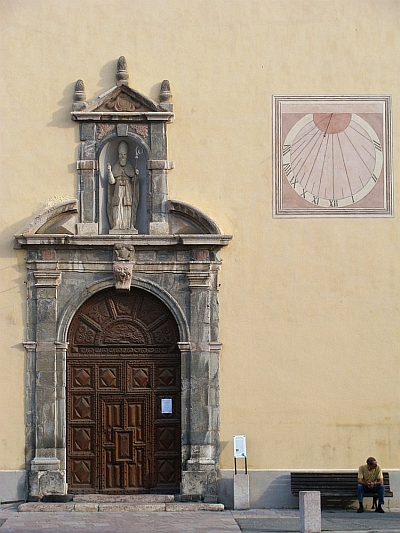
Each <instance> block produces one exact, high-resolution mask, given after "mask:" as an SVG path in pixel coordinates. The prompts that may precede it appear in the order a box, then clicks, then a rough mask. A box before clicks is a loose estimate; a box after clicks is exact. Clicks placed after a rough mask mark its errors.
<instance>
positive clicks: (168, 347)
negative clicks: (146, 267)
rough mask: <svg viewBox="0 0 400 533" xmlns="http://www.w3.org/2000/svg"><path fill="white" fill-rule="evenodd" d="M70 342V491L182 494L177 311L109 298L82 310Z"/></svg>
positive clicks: (138, 296)
mask: <svg viewBox="0 0 400 533" xmlns="http://www.w3.org/2000/svg"><path fill="white" fill-rule="evenodd" d="M69 337H70V341H69V342H70V344H69V350H68V354H67V481H68V487H69V491H70V492H72V493H85V492H87V493H90V492H103V493H119V494H129V493H137V492H177V491H178V490H179V484H180V478H181V424H180V412H181V405H180V403H181V402H180V383H181V377H180V354H179V351H178V348H177V340H178V331H177V326H176V323H175V321H174V319H173V317H172V315H171V313H170V312H169V310H168V309H167V308H166V306H165V305H164V304H163V303H162V302H160V301H159V300H158V299H157V298H155V297H154V296H153V295H151V294H149V293H147V292H145V291H142V290H139V289H136V290H133V291H132V292H131V293H130V294H129V295H125V294H124V295H121V294H119V293H117V292H116V291H114V290H108V291H104V292H102V293H100V294H99V295H96V296H94V297H92V298H91V299H89V300H88V301H87V302H86V303H85V304H84V305H83V306H82V307H81V308H80V309H79V311H78V312H77V314H76V315H75V318H74V320H73V322H72V324H71V328H70V336H69Z"/></svg>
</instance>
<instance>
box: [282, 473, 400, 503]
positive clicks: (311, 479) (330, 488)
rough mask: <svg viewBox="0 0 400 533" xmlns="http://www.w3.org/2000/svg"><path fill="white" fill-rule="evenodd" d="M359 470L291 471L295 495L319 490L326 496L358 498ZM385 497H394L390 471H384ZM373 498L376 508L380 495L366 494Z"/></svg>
mask: <svg viewBox="0 0 400 533" xmlns="http://www.w3.org/2000/svg"><path fill="white" fill-rule="evenodd" d="M357 479H358V472H291V474H290V483H291V490H292V494H293V496H299V492H300V491H319V492H320V493H321V497H325V498H327V499H328V498H336V499H337V498H341V499H345V498H353V499H357ZM383 482H384V484H385V498H391V497H393V492H392V491H391V490H390V482H389V472H383ZM364 497H371V498H373V504H372V508H376V504H377V500H378V495H377V494H364Z"/></svg>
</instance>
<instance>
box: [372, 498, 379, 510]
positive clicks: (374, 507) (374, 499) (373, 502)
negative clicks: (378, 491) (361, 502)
mask: <svg viewBox="0 0 400 533" xmlns="http://www.w3.org/2000/svg"><path fill="white" fill-rule="evenodd" d="M377 506H378V496H373V498H372V509H376V508H377Z"/></svg>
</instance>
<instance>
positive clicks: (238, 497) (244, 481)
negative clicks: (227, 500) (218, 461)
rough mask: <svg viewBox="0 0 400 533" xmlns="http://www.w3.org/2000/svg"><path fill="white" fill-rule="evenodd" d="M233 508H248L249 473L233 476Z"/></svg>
mask: <svg viewBox="0 0 400 533" xmlns="http://www.w3.org/2000/svg"><path fill="white" fill-rule="evenodd" d="M233 508H234V509H237V510H240V509H242V510H243V509H250V479H249V474H235V475H234V476H233Z"/></svg>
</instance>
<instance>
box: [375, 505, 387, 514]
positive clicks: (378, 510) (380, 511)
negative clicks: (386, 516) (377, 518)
mask: <svg viewBox="0 0 400 533" xmlns="http://www.w3.org/2000/svg"><path fill="white" fill-rule="evenodd" d="M375 512H376V513H384V512H385V511H384V510H383V509H382V505H381V504H379V505H378V507H377V508H376V509H375Z"/></svg>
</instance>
